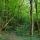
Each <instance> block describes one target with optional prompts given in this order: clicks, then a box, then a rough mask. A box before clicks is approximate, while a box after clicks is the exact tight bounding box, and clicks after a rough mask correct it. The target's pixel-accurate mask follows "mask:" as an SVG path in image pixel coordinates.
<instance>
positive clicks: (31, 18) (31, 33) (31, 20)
mask: <svg viewBox="0 0 40 40" xmlns="http://www.w3.org/2000/svg"><path fill="white" fill-rule="evenodd" d="M32 2H33V0H30V25H31V29H30V35H32V36H33V26H34V23H33V17H32Z"/></svg>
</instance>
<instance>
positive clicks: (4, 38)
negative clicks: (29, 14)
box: [0, 32, 40, 40]
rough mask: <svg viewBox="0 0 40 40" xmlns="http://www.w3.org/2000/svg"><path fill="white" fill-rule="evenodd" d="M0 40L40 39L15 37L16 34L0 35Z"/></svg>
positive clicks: (39, 39) (38, 39)
mask: <svg viewBox="0 0 40 40" xmlns="http://www.w3.org/2000/svg"><path fill="white" fill-rule="evenodd" d="M0 40H40V37H37V36H34V37H30V36H17V35H16V33H13V32H11V33H1V34H0Z"/></svg>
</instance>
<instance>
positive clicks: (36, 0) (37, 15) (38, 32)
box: [35, 0, 39, 33]
mask: <svg viewBox="0 0 40 40" xmlns="http://www.w3.org/2000/svg"><path fill="white" fill-rule="evenodd" d="M37 3H38V2H37V0H35V8H36V20H37V21H36V22H37V25H38V27H37V28H38V33H39V24H38V13H37Z"/></svg>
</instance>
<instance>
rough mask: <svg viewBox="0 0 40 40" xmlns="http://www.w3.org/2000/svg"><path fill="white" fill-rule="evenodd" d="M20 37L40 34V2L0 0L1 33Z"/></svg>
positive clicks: (39, 0) (38, 0) (35, 0)
mask: <svg viewBox="0 0 40 40" xmlns="http://www.w3.org/2000/svg"><path fill="white" fill-rule="evenodd" d="M2 31H7V32H11V31H12V32H14V31H15V32H16V33H17V34H20V35H29V34H31V35H33V34H34V33H35V32H37V33H38V34H40V0H0V32H2Z"/></svg>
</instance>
